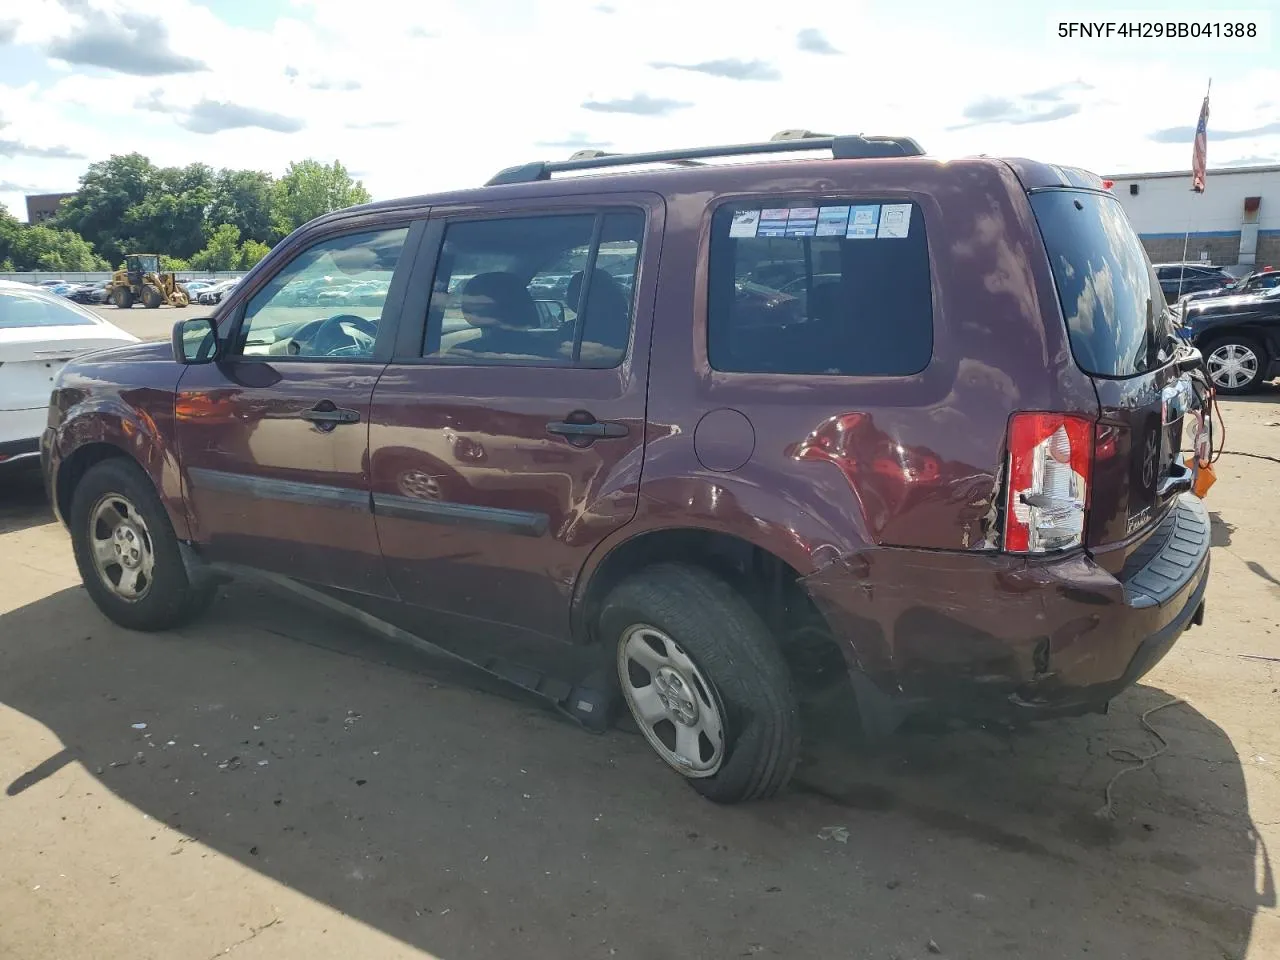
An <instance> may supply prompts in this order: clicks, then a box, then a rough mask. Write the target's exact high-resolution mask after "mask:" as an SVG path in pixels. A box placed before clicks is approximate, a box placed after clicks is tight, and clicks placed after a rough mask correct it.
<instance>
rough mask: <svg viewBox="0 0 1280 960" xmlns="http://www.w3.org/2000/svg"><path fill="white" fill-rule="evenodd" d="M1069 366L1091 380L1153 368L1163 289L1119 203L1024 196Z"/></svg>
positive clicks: (1164, 326)
mask: <svg viewBox="0 0 1280 960" xmlns="http://www.w3.org/2000/svg"><path fill="white" fill-rule="evenodd" d="M1031 208H1032V210H1033V211H1034V212H1035V216H1036V221H1037V222H1038V224H1039V227H1040V234H1041V237H1042V238H1043V240H1044V245H1045V249H1046V251H1047V253H1048V255H1049V263H1050V265H1051V267H1052V269H1053V279H1054V283H1055V285H1056V287H1057V291H1058V300H1059V302H1060V303H1061V305H1062V314H1063V317H1064V318H1065V320H1066V323H1067V334H1068V337H1069V339H1070V342H1071V351H1072V353H1073V354H1074V356H1075V360H1076V365H1077V366H1079V367H1080V369H1081V370H1083V371H1084V372H1085V373H1088V374H1090V375H1092V376H1098V377H1131V376H1136V375H1138V374H1141V373H1146V372H1149V371H1151V370H1153V369H1155V368H1156V367H1157V366H1159V364H1160V363H1161V356H1160V350H1161V347H1162V346H1163V345H1164V343H1165V340H1166V337H1167V335H1168V333H1169V332H1170V331H1171V329H1172V328H1171V327H1170V325H1169V318H1168V316H1167V314H1166V307H1165V300H1164V294H1163V291H1162V290H1161V287H1160V282H1159V280H1158V279H1157V277H1156V273H1155V270H1154V269H1153V268H1152V266H1151V262H1150V261H1149V260H1148V259H1147V254H1146V251H1145V250H1143V247H1142V244H1141V243H1140V242H1139V240H1138V237H1137V234H1135V233H1134V231H1133V227H1132V226H1131V225H1130V224H1129V220H1128V218H1127V217H1126V216H1125V214H1124V210H1123V209H1122V208H1121V206H1120V202H1119V201H1118V200H1117V199H1115V198H1114V197H1112V196H1109V195H1104V194H1099V193H1092V192H1088V191H1083V190H1042V191H1036V192H1033V193H1032V194H1031Z"/></svg>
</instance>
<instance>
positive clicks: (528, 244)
mask: <svg viewBox="0 0 1280 960" xmlns="http://www.w3.org/2000/svg"><path fill="white" fill-rule="evenodd" d="M644 226H645V220H644V214H643V213H641V212H639V211H629V210H628V211H614V212H608V213H604V212H601V213H584V214H569V215H546V216H538V217H517V218H511V219H504V220H476V221H455V222H452V223H450V224H449V225H448V227H447V228H446V230H445V235H444V245H443V248H442V250H441V254H440V261H439V263H438V265H437V268H436V277H435V287H434V290H433V294H432V299H431V309H430V313H429V314H428V317H427V329H426V336H425V341H424V344H423V356H425V357H428V358H430V359H433V360H439V361H442V362H450V363H462V364H468V365H475V366H491V365H521V364H523V365H531V366H564V367H591V368H596V369H608V368H611V367H616V366H618V364H620V363H621V362H622V360H623V358H624V357H625V356H626V352H627V347H628V344H629V343H630V339H631V321H632V313H633V310H634V296H633V293H634V286H635V274H636V266H637V264H638V262H639V257H640V244H641V240H642V238H643V236H644Z"/></svg>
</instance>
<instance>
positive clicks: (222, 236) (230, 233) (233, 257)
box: [191, 223, 240, 270]
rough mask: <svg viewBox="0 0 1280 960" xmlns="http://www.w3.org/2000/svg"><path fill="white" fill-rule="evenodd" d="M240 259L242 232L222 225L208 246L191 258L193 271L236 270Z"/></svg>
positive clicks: (214, 232) (215, 231)
mask: <svg viewBox="0 0 1280 960" xmlns="http://www.w3.org/2000/svg"><path fill="white" fill-rule="evenodd" d="M239 259H240V231H239V230H238V229H237V228H236V227H233V226H232V225H231V224H229V223H224V224H221V225H219V226H218V227H217V229H215V230H214V231H213V235H212V236H210V237H209V243H208V246H206V247H205V248H204V249H203V250H201V251H200V252H199V253H197V254H196V255H195V256H193V257H192V258H191V268H192V269H193V270H235V269H236V267H237V265H238V263H239Z"/></svg>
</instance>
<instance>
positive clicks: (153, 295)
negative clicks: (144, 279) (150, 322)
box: [142, 286, 164, 310]
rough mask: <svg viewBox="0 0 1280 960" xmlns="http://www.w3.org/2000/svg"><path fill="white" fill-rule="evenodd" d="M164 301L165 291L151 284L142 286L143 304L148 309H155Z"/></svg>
mask: <svg viewBox="0 0 1280 960" xmlns="http://www.w3.org/2000/svg"><path fill="white" fill-rule="evenodd" d="M162 303H164V294H163V293H161V292H160V291H159V290H157V289H156V288H155V287H151V286H147V287H143V288H142V305H143V306H144V307H146V308H147V309H148V310H154V309H156V307H158V306H160V305H161V304H162Z"/></svg>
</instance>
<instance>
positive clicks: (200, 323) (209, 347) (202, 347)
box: [173, 317, 218, 364]
mask: <svg viewBox="0 0 1280 960" xmlns="http://www.w3.org/2000/svg"><path fill="white" fill-rule="evenodd" d="M173 359H174V360H175V361H177V362H178V363H183V364H192V363H212V362H213V361H214V360H216V359H218V328H217V327H215V326H214V324H213V320H212V319H211V318H209V317H197V318H195V319H193V320H179V321H178V322H177V323H175V324H174V325H173Z"/></svg>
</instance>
